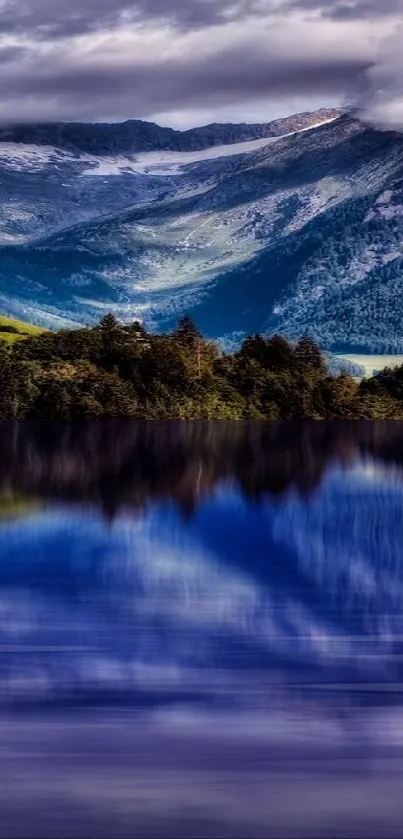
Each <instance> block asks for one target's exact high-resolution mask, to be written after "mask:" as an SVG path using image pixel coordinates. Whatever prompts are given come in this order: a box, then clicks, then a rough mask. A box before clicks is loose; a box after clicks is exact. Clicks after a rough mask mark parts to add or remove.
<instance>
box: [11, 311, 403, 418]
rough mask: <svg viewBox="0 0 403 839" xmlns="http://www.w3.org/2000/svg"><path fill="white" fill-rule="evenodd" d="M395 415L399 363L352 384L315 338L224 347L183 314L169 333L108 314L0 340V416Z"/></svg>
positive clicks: (401, 383)
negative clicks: (85, 324)
mask: <svg viewBox="0 0 403 839" xmlns="http://www.w3.org/2000/svg"><path fill="white" fill-rule="evenodd" d="M101 417H110V418H147V419H268V420H283V419H304V418H311V419H327V418H329V419H336V418H350V419H354V418H362V419H365V418H368V419H375V418H379V419H388V418H390V419H403V367H401V368H397V369H396V370H394V371H391V370H385V371H383V372H382V373H380V374H378V375H377V376H375V377H374V378H373V379H370V380H367V381H365V380H364V381H363V382H361V383H359V384H358V383H357V382H356V381H355V380H354V379H353V378H352V377H351V376H350V375H348V374H347V373H341V374H339V375H332V374H330V373H329V371H328V368H327V364H326V361H325V359H324V358H323V356H322V354H321V352H320V350H319V349H318V347H317V346H316V344H315V343H314V341H313V340H312V339H311V338H309V337H307V336H305V337H302V338H300V340H299V341H297V342H296V343H293V344H291V343H289V342H287V341H286V340H285V339H284V338H282V337H280V336H274V337H271V338H268V339H265V338H263V337H261V336H260V335H254V336H251V337H248V338H247V339H246V340H245V341H244V342H243V344H242V346H241V348H240V349H239V350H238V351H236V352H235V353H233V354H223V353H222V352H221V351H220V350H219V348H218V347H217V345H216V344H215V343H213V342H212V341H210V340H206V339H205V338H203V336H202V335H201V333H200V332H199V330H198V329H197V327H196V325H195V324H194V323H193V322H192V321H191V320H190V319H189V318H188V317H187V316H185V317H183V318H182V319H181V320H180V321H179V324H178V326H177V328H176V329H175V330H174V331H172V332H171V333H169V334H149V333H147V332H146V331H145V329H144V328H143V327H142V326H141V325H140V324H139V323H137V322H135V323H133V324H130V325H127V324H121V323H119V322H118V321H117V320H116V319H115V317H114V316H113V315H106V316H105V317H104V318H102V320H101V321H100V323H99V324H98V325H97V326H95V327H92V328H83V329H78V330H71V331H69V330H63V331H61V332H54V333H52V332H43V333H41V334H38V335H33V336H28V337H25V338H22V339H21V340H18V341H15V342H13V343H6V341H1V343H0V419H3V420H8V419H25V418H28V419H29V418H32V419H86V418H88V419H90V418H101Z"/></svg>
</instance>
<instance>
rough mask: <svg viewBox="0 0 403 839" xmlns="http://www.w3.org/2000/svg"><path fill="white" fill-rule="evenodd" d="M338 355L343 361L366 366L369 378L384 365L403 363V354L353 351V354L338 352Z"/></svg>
mask: <svg viewBox="0 0 403 839" xmlns="http://www.w3.org/2000/svg"><path fill="white" fill-rule="evenodd" d="M336 357H337V358H339V359H340V360H341V361H342V360H343V359H346V360H347V361H351V362H353V364H359V365H360V367H363V368H364V370H365V376H366V377H367V378H368V377H370V376H373V375H374V373H378V372H379V371H380V370H383V369H384V367H392V368H393V367H400V365H401V364H403V355H371V354H368V355H364V354H361V353H353V354H351V355H344V354H343V355H339V354H337V356H336Z"/></svg>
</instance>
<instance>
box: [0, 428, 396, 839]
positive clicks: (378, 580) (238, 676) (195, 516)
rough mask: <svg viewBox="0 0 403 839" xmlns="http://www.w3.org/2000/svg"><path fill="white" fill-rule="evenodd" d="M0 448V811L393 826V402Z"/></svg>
mask: <svg viewBox="0 0 403 839" xmlns="http://www.w3.org/2000/svg"><path fill="white" fill-rule="evenodd" d="M0 450H1V459H0V650H1V653H2V655H1V658H0V709H1V714H0V735H1V743H2V757H3V761H2V764H0V765H1V766H2V767H3V768H2V771H1V776H0V778H1V782H2V783H1V785H0V787H1V789H2V792H1V793H0V818H1V824H2V833H3V835H5V836H15V835H19V836H20V835H21V836H32V837H34V836H35V837H36V836H43V835H45V836H46V835H49V836H51V835H58V836H87V835H88V836H107V835H111V834H112V835H114V836H119V837H120V836H153V837H157V836H168V837H170V836H172V837H173V836H188V835H190V836H226V837H238V836H245V835H247V836H287V837H288V836H296V837H303V836H318V837H319V836H323V837H326V836H332V837H333V836H357V837H360V836H363V835H365V836H391V835H392V836H393V835H394V836H400V835H401V803H400V799H401V794H400V785H401V781H402V780H403V760H402V758H403V736H402V732H403V695H402V693H403V667H402V662H403V659H402V651H403V564H402V558H401V551H402V548H401V546H402V545H403V538H402V537H403V520H402V515H401V511H402V501H403V469H402V466H403V425H401V424H399V423H386V422H381V423H363V424H361V423H344V424H343V423H342V424H339V423H329V424H326V423H307V424H304V425H292V424H290V423H287V424H284V425H281V424H280V425H275V424H258V423H253V424H240V423H239V424H238V423H166V424H163V423H162V424H161V423H148V424H147V423H143V424H141V423H114V422H111V423H88V424H74V425H57V424H32V425H30V424H17V425H3V426H2V427H1V428H0ZM290 801H292V806H290Z"/></svg>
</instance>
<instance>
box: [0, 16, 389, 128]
mask: <svg viewBox="0 0 403 839" xmlns="http://www.w3.org/2000/svg"><path fill="white" fill-rule="evenodd" d="M402 14H403V0H0V64H1V72H0V119H6V120H9V119H13V120H14V119H18V120H39V119H52V120H53V119H66V120H71V119H80V120H88V121H90V120H121V119H127V118H131V117H139V118H143V119H152V120H155V121H157V122H160V123H163V124H167V125H174V126H175V127H180V128H182V127H188V126H190V125H195V124H200V123H203V122H211V121H227V120H231V121H238V122H239V121H245V122H248V121H263V120H267V119H270V118H273V117H276V116H281V115H285V114H288V113H292V112H295V111H298V110H305V109H308V108H315V107H319V106H320V105H333V104H336V103H341V102H343V101H344V100H345V98H346V97H349V98H351V97H352V96H353V95H354V94H355V91H356V90H357V89H358V90H359V91H360V92H361V95H362V96H363V97H364V99H365V98H366V102H367V104H368V101H369V100H371V103H373V102H375V106H377V107H378V109H379V107H380V105H379V100H380V97H381V96H382V94H384V92H385V90H386V89H387V90H388V91H389V90H390V88H391V87H392V88H393V87H395V88H397V89H395V90H394V91H393V95H392V99H393V103H394V104H393V108H395V109H396V98H397V99H399V97H400V93H401V90H400V86H401V82H400V78H401V77H402V75H403V74H398V76H400V78H399V80H398V81H397V82H396V72H395V70H396V65H399V62H400V52H401V48H400V44H401V38H400V35H399V25H400V23H401V20H402ZM385 44H386V47H385ZM369 68H371V69H370V70H369V72H367V71H368V69H369ZM369 91H370V93H369ZM383 98H385V97H383ZM388 101H389V100H388ZM371 106H372V105H371ZM391 107H392V106H391Z"/></svg>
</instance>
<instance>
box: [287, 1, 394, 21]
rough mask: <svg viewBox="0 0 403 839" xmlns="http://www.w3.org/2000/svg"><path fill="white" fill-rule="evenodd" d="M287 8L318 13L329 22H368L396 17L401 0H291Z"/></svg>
mask: <svg viewBox="0 0 403 839" xmlns="http://www.w3.org/2000/svg"><path fill="white" fill-rule="evenodd" d="M287 7H288V8H289V9H300V10H305V11H315V12H319V13H320V14H321V15H322V16H323V17H324V18H329V19H331V20H345V21H348V20H368V19H376V18H382V17H387V16H389V15H398V14H399V13H400V12H402V11H403V0H291V2H290V3H288V4H287Z"/></svg>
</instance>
